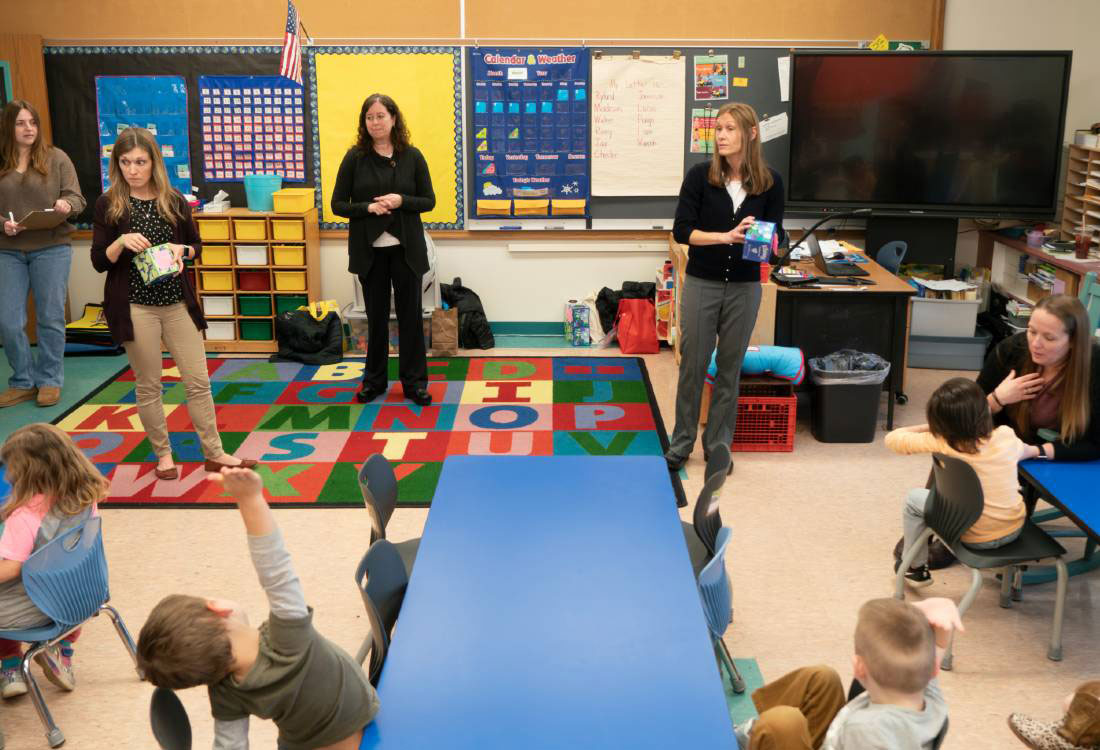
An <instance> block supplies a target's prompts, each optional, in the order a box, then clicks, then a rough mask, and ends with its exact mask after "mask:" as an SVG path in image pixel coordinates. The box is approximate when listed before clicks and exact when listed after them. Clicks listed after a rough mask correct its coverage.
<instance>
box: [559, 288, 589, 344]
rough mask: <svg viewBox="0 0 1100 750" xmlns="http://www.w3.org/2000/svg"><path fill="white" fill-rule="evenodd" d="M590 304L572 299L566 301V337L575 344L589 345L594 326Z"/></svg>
mask: <svg viewBox="0 0 1100 750" xmlns="http://www.w3.org/2000/svg"><path fill="white" fill-rule="evenodd" d="M588 316H589V310H588V305H586V304H584V303H583V302H577V300H575V299H571V300H569V301H568V302H566V303H565V338H566V340H567V341H569V343H571V344H572V345H573V346H589V345H590V344H591V343H592V328H591V323H590V322H589V317H588Z"/></svg>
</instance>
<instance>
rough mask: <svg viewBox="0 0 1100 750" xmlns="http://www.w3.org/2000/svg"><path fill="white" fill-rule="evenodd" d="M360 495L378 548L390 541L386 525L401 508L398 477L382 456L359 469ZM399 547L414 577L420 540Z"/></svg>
mask: <svg viewBox="0 0 1100 750" xmlns="http://www.w3.org/2000/svg"><path fill="white" fill-rule="evenodd" d="M359 491H360V492H361V493H362V495H363V505H365V506H366V508H367V512H368V513H369V514H370V543H371V544H374V543H375V542H376V541H378V540H379V539H385V538H386V525H387V524H388V523H389V522H390V517H391V516H392V515H393V511H394V509H395V508H396V507H397V476H396V475H395V474H394V473H393V467H391V466H390V462H389V461H387V460H386V457H385V456H383V455H382V454H381V453H375V454H373V455H372V456H370V458H368V459H367V460H366V461H365V462H364V463H363V465H362V466H361V467H360V468H359ZM395 546H396V547H397V549H398V552H399V553H400V555H401V559H402V560H404V561H405V570H407V571H409V574H410V575H411V574H412V566H413V561H414V560H416V551H417V549H418V548H419V547H420V539H419V538H416V539H410V540H408V541H405V542H401V543H399V544H397V545H395Z"/></svg>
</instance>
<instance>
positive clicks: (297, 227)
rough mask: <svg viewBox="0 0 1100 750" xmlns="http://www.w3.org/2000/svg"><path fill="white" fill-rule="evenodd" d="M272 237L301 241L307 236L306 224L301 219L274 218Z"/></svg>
mask: <svg viewBox="0 0 1100 750" xmlns="http://www.w3.org/2000/svg"><path fill="white" fill-rule="evenodd" d="M271 234H272V239H276V240H290V241H292V242H295V241H296V242H301V241H302V240H304V239H305V238H306V225H305V222H304V221H302V220H301V219H272V220H271Z"/></svg>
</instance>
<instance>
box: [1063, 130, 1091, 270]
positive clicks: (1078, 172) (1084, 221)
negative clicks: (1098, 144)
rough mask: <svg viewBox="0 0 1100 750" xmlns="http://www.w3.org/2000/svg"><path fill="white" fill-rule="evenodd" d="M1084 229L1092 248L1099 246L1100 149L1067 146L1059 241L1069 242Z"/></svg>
mask: <svg viewBox="0 0 1100 750" xmlns="http://www.w3.org/2000/svg"><path fill="white" fill-rule="evenodd" d="M1081 227H1085V229H1087V230H1090V231H1091V233H1092V245H1093V246H1092V248H1090V249H1091V250H1095V249H1096V245H1097V244H1098V243H1100V235H1098V232H1100V149H1097V148H1090V147H1088V146H1077V145H1070V147H1069V162H1068V163H1067V165H1066V193H1065V199H1064V201H1063V203H1062V227H1061V231H1062V239H1063V240H1072V239H1073V235H1074V233H1075V232H1076V231H1077V230H1078V229H1080V228H1081Z"/></svg>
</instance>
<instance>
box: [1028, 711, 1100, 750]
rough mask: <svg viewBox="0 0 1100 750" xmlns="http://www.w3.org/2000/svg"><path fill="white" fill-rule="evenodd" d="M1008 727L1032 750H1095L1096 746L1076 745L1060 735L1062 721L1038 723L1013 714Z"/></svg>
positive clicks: (1029, 718)
mask: <svg viewBox="0 0 1100 750" xmlns="http://www.w3.org/2000/svg"><path fill="white" fill-rule="evenodd" d="M1008 726H1009V728H1010V729H1011V730H1012V732H1013V734H1015V735H1016V736H1017V737H1018V738H1019V740H1020V742H1022V743H1024V744H1025V745H1027V746H1028V747H1030V748H1032V750H1094V748H1095V747H1096V746H1095V745H1090V746H1086V745H1074V744H1073V743H1072V742H1070V741H1069V740H1067V739H1066V738H1064V737H1063V736H1062V735H1060V734H1058V729H1059V728H1060V727H1061V726H1062V722H1061V721H1036V720H1035V719H1032V718H1031V717H1029V716H1024V715H1023V714H1011V715H1010V716H1009V717H1008Z"/></svg>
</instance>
